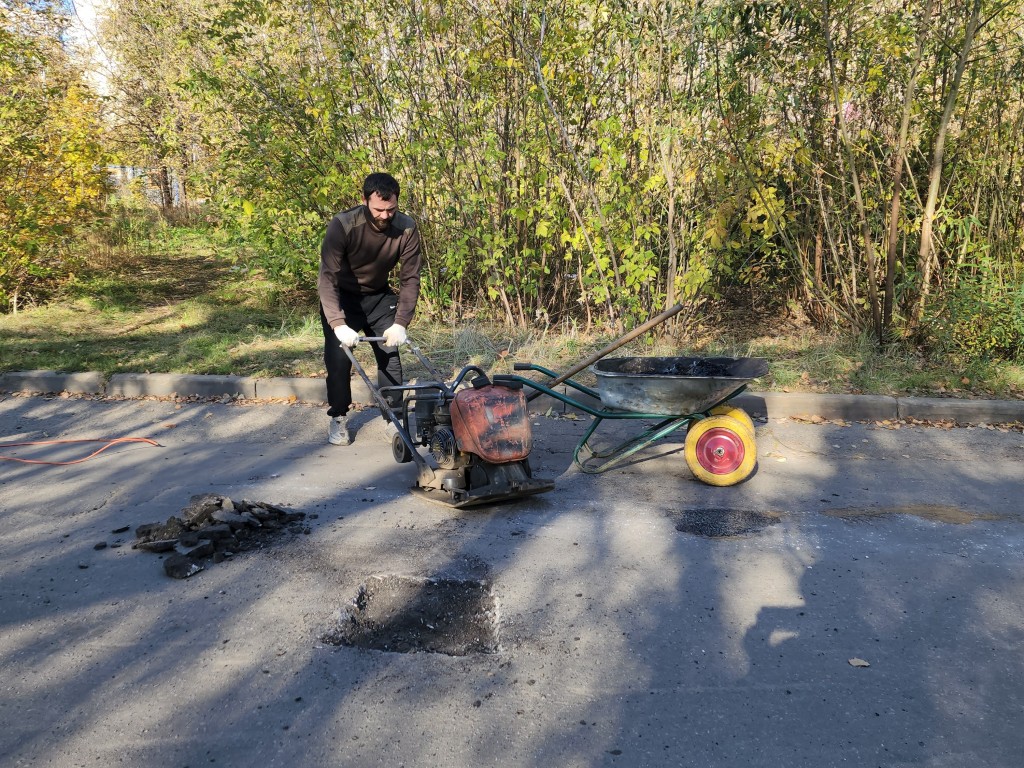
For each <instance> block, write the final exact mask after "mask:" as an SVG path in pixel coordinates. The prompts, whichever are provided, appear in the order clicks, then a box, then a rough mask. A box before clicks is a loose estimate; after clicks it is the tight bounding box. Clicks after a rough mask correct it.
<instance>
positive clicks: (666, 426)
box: [572, 416, 695, 475]
mask: <svg viewBox="0 0 1024 768" xmlns="http://www.w3.org/2000/svg"><path fill="white" fill-rule="evenodd" d="M694 418H695V417H694V416H673V417H672V418H669V419H665V420H664V421H661V422H659V423H658V424H655V425H654V426H653V427H651V428H650V429H648V430H646V431H645V432H643V433H641V434H639V435H637V436H636V437H632V438H630V439H629V440H626V441H625V442H624V443H621V444H619V445H617V446H615V447H614V448H610V449H608V450H606V451H600V452H598V451H595V450H594V449H593V448H591V447H590V445H589V443H590V438H591V437H592V436H593V434H594V432H595V431H597V427H598V425H599V424H600V423H601V422H602V421H603V419H601V418H595V419H594V423H593V424H592V425H591V426H590V429H588V430H587V432H586V434H584V435H583V439H582V440H580V442H579V444H578V445H577V446H576V450H575V451H573V455H572V458H573V461H574V462H576V466H578V467H579V468H580V470H581V471H583V472H585V473H586V474H588V475H596V474H600V473H601V472H606V471H608V470H609V469H613V468H614V467H617V466H618V465H619V464H621V463H622V462H623V461H625V460H626V459H628V458H629V457H630V456H632V455H633V454H634V453H636V452H637V451H640V450H643V449H644V448H646V447H647V446H649V445H651V444H652V443H655V442H657V441H658V440H660V439H661V438H663V437H666V436H668V435H670V434H672V433H673V432H675V431H676V430H677V429H679V428H680V427H682V426H686V425H688V424H689V423H690V422H691V421H693V419H694ZM584 448H586V449H587V451H589V452H590V456H588V457H587V458H586V459H583V460H582V461H581V460H580V451H581V450H583V449H584ZM608 457H612V458H610V459H608V461H606V462H604V463H603V464H596V465H595V464H591V463H588V462H590V461H591V460H592V459H604V458H608Z"/></svg>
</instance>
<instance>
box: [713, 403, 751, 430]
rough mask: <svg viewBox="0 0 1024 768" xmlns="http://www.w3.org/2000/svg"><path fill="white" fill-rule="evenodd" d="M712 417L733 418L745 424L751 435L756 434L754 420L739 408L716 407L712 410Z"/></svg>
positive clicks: (732, 406) (729, 406)
mask: <svg viewBox="0 0 1024 768" xmlns="http://www.w3.org/2000/svg"><path fill="white" fill-rule="evenodd" d="M711 415H712V416H731V417H732V418H734V419H736V421H738V422H739V423H740V424H745V425H746V426H747V429H749V430H750V434H754V420H753V419H752V418H750V414H749V413H747V412H746V411H744V410H743V409H742V408H737V407H736V406H735V405H724V404H723V405H716V406H715V407H714V408H712V409H711Z"/></svg>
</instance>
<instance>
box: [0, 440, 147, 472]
mask: <svg viewBox="0 0 1024 768" xmlns="http://www.w3.org/2000/svg"><path fill="white" fill-rule="evenodd" d="M69 443H106V445H104V446H103V447H102V448H100V449H99V450H96V451H93V452H92V453H90V454H89V455H88V456H86V457H85V458H82V459H75V460H74V461H40V460H38V459H22V458H19V457H17V456H0V461H20V462H21V463H22V464H47V465H49V466H53V467H59V466H66V465H68V464H81V463H82V462H83V461H88V460H89V459H91V458H93V457H94V456H98V455H99V454H101V453H103V452H104V451H105V450H107V448H110V447H111V446H112V445H118V444H119V443H149V444H150V445H155V446H159V445H160V443H158V442H156V441H155V440H150V439H149V438H148V437H115V438H113V439H108V438H96V439H88V440H36V441H34V442H30V443H0V448H18V447H20V446H24V445H66V444H69Z"/></svg>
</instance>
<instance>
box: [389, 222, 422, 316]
mask: <svg viewBox="0 0 1024 768" xmlns="http://www.w3.org/2000/svg"><path fill="white" fill-rule="evenodd" d="M398 264H399V271H398V310H397V311H396V312H395V325H401V326H402V327H403V328H408V327H409V323H411V322H412V318H413V315H414V314H416V302H417V301H418V300H419V297H420V270H421V269H422V268H423V255H422V253H421V251H420V231H419V228H418V227H417V226H416V225H415V224H413V226H412V228H411V229H409V230H408V231H407V233H406V237H404V238H403V242H402V250H401V253H400V254H399V256H398Z"/></svg>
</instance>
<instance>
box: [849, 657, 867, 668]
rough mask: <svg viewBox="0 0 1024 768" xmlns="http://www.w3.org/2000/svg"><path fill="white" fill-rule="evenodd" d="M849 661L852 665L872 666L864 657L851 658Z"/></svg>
mask: <svg viewBox="0 0 1024 768" xmlns="http://www.w3.org/2000/svg"><path fill="white" fill-rule="evenodd" d="M848 663H849V665H850V666H851V667H870V666H871V665H870V664H868V663H867V662H866V661H864V659H850V660H849V662H848Z"/></svg>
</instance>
